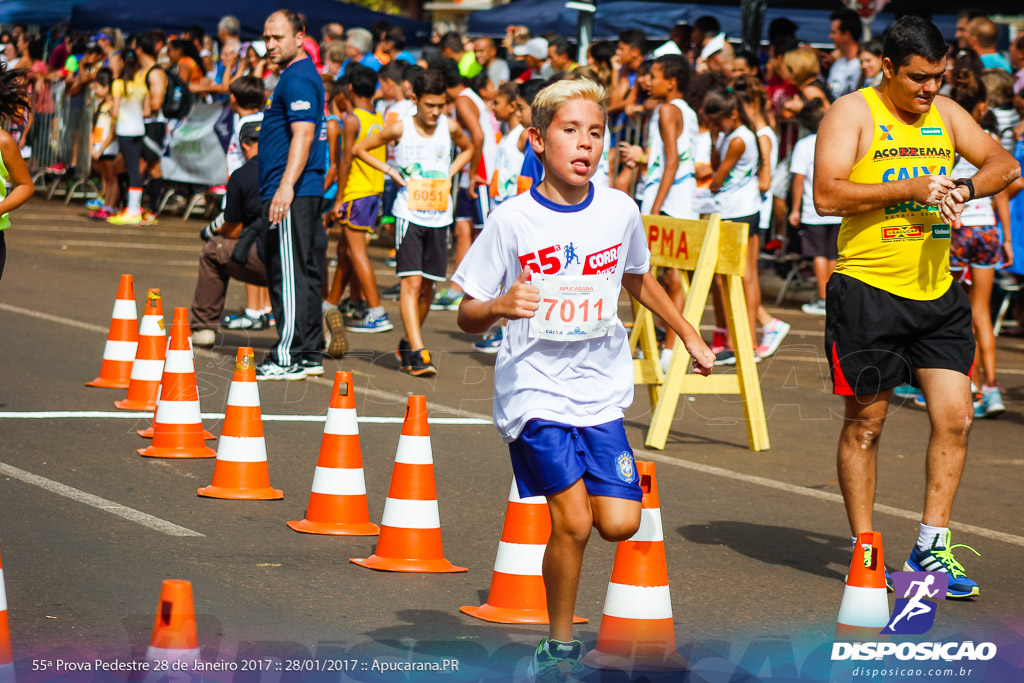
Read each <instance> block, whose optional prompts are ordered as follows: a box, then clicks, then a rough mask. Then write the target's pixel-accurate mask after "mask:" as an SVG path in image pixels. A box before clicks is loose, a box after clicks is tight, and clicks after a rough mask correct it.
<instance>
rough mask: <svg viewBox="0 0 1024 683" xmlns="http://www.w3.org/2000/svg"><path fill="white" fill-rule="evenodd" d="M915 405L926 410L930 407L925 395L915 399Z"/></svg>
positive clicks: (919, 395)
mask: <svg viewBox="0 0 1024 683" xmlns="http://www.w3.org/2000/svg"><path fill="white" fill-rule="evenodd" d="M914 405H915V406H917V407H918V408H924V407H926V406H927V405H928V404H927V403H926V402H925V400H924V394H918V395H917V396H915V397H914Z"/></svg>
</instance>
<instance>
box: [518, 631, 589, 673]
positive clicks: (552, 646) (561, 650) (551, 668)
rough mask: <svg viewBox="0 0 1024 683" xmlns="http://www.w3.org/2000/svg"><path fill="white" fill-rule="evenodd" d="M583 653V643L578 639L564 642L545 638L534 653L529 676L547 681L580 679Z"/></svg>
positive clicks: (528, 671)
mask: <svg viewBox="0 0 1024 683" xmlns="http://www.w3.org/2000/svg"><path fill="white" fill-rule="evenodd" d="M582 654H583V643H581V642H580V641H578V640H573V641H570V642H568V643H563V642H561V641H558V640H551V639H549V638H545V639H544V640H542V641H540V645H538V646H537V651H536V652H534V653H533V661H532V662H530V667H529V668H528V669H527V678H528V680H531V681H545V682H547V681H575V680H578V677H579V674H580V672H581V671H583V663H582V662H581V661H580V659H581V657H582Z"/></svg>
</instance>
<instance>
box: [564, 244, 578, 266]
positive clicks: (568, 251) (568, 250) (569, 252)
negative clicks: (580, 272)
mask: <svg viewBox="0 0 1024 683" xmlns="http://www.w3.org/2000/svg"><path fill="white" fill-rule="evenodd" d="M573 261H575V262H576V264H577V265H579V262H580V258H579V256H577V255H576V247H575V246H574V245H573V243H572V242H569V244H567V245H565V265H567V266H568V265H569V264H570V263H572V262H573Z"/></svg>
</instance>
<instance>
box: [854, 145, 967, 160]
mask: <svg viewBox="0 0 1024 683" xmlns="http://www.w3.org/2000/svg"><path fill="white" fill-rule="evenodd" d="M951 156H953V151H952V150H951V149H949V148H948V147H885V148H882V149H876V150H875V156H874V157H873V158H874V160H875V161H878V160H879V159H899V158H904V157H934V158H936V159H949V158H950V157H951Z"/></svg>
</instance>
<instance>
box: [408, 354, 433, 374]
mask: <svg viewBox="0 0 1024 683" xmlns="http://www.w3.org/2000/svg"><path fill="white" fill-rule="evenodd" d="M406 358H408V360H409V365H408V366H407V367H405V368H403V370H404V371H405V372H408V373H409V374H410V375H412V376H413V377H425V376H432V375H436V374H437V368H436V367H435V366H434V363H433V361H432V360H431V359H430V351H427V350H426V349H420V350H419V351H409V354H408V355H407V356H406Z"/></svg>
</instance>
